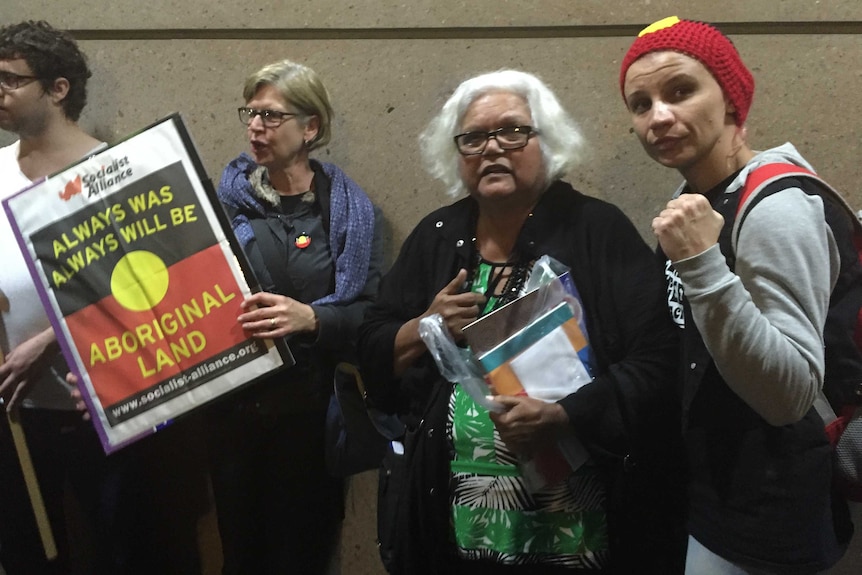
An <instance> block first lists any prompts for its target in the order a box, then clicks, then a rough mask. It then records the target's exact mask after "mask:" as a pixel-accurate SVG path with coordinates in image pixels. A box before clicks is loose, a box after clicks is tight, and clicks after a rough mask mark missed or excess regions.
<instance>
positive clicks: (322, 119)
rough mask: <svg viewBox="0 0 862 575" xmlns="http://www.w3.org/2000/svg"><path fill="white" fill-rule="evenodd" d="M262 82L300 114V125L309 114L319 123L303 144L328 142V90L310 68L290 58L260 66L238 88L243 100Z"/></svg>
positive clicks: (317, 145)
mask: <svg viewBox="0 0 862 575" xmlns="http://www.w3.org/2000/svg"><path fill="white" fill-rule="evenodd" d="M266 85H268V86H272V87H274V88H275V89H276V90H278V92H279V94H280V95H281V97H282V98H284V100H285V102H289V103H290V105H291V106H293V107H294V108H295V109H296V111H297V112H298V113H299V114H300V115H301V118H299V120H300V122H301V123H302V125H303V126H304V125H306V124H307V122H308V118H309V117H311V116H317V119H318V122H319V127H318V129H317V135H316V136H315V137H314V139H312V140H310V141H309V142H307V144H306V145H307V147H308V149H309V150H314V149H317V148H320V147H323V146H325V145H326V144H328V143H329V139H330V137H331V135H332V118H333V116H334V115H335V112H334V111H333V110H332V105H331V104H330V103H329V92H327V91H326V86H324V85H323V82H321V80H320V78H319V77H318V75H317V73H316V72H315V71H314V70H312V69H311V68H309V67H308V66H303V65H302V64H297V63H296V62H292V61H290V60H282V61H280V62H274V63H272V64H269V65H267V66H264V67H263V68H261V69H260V70H258V71H257V72H255V73H254V74H252V75H251V76H249V77H248V78H247V79H246V81H245V87H244V88H243V91H242V95H243V97H244V98H245V101H246V102H248V101H249V100H251V99H252V98H254V95H255V94H256V93H257V91H258V90H259V89H260V87H261V86H266Z"/></svg>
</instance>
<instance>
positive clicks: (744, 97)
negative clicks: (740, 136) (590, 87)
mask: <svg viewBox="0 0 862 575" xmlns="http://www.w3.org/2000/svg"><path fill="white" fill-rule="evenodd" d="M665 50H672V51H674V52H681V53H683V54H685V55H687V56H691V57H692V58H694V59H696V60H698V61H699V62H700V63H702V64H703V65H704V66H706V69H707V70H709V71H710V73H711V74H712V75H713V77H714V78H715V79H716V81H717V82H718V85H719V86H721V89H722V90H723V91H724V94H725V95H726V96H727V98H728V99H729V100H730V102H731V103H732V104H733V107H734V108H735V109H736V124H737V125H738V126H742V125H743V124H744V123H745V118H746V116H748V109H749V108H751V100H752V99H753V98H754V78H753V77H752V75H751V72H749V71H748V68H746V67H745V64H743V63H742V58H740V57H739V52H737V51H736V48H735V47H734V46H733V43H732V42H731V41H730V40H729V39H728V38H727V36H725V35H724V34H722V33H721V32H719V31H718V30H717V29H715V28H714V27H712V26H710V25H709V24H706V23H704V22H693V21H691V20H680V19H679V18H677V17H676V16H671V17H670V18H664V19H663V20H659V21H658V22H655V23H653V24H650V25H649V26H647V27H646V28H644V29H643V30H641V32H640V34H638V37H637V39H635V41H634V43H633V44H632V45H631V48H629V51H628V52H627V53H626V56H625V58H623V63H622V66H621V67H620V91H623V99H625V92H624V85H625V80H626V72H628V69H629V66H631V65H632V64H633V63H634V62H635V60H637V59H638V58H640V57H641V56H643V55H645V54H649V53H650V52H662V51H665Z"/></svg>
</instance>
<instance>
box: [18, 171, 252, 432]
mask: <svg viewBox="0 0 862 575" xmlns="http://www.w3.org/2000/svg"><path fill="white" fill-rule="evenodd" d="M106 200H107V201H105V202H99V203H97V204H95V205H91V206H88V207H87V208H85V209H82V210H80V211H77V212H75V213H74V214H72V215H70V216H68V217H66V218H64V219H62V220H59V221H56V222H53V223H52V224H51V225H50V226H48V227H46V228H43V229H41V230H39V231H38V232H37V233H35V234H33V236H32V237H31V240H32V243H33V246H34V248H35V250H36V253H37V256H38V259H39V261H40V263H41V265H42V267H43V270H44V273H45V275H46V277H47V278H48V281H49V282H50V283H51V285H52V288H53V291H54V293H55V295H56V298H57V302H58V306H59V307H60V309H61V311H62V313H63V315H64V317H65V320H66V323H67V325H68V327H69V331H70V332H71V334H72V339H73V343H74V346H75V348H76V349H77V351H78V354H79V355H80V357H81V358H82V360H83V362H84V363H85V365H86V366H87V368H88V371H89V373H90V376H91V378H92V381H93V382H94V387H95V391H96V393H97V395H98V397H99V400H100V402H101V404H102V405H103V406H104V407H105V413H106V416H107V418H108V420H109V421H110V422H111V423H118V422H122V421H125V420H127V419H129V418H131V417H134V416H135V415H136V414H137V412H138V411H139V409H143V408H145V407H147V408H149V407H152V406H153V405H158V404H159V403H162V402H164V401H167V400H169V399H171V397H174V396H176V395H177V394H179V393H182V392H184V391H187V390H188V389H189V388H191V387H193V386H195V385H199V384H201V383H204V382H205V381H207V380H208V379H211V377H213V376H215V375H217V374H218V373H219V372H223V371H226V370H227V369H230V368H235V367H236V366H237V365H241V364H242V363H244V362H247V361H251V360H252V359H254V358H255V357H258V356H260V355H262V354H264V353H266V350H265V349H264V347H263V346H251V347H253V348H254V349H251V347H249V342H248V340H247V337H246V335H245V334H244V333H243V331H242V329H241V328H240V326H239V324H238V323H237V322H236V316H237V314H238V312H239V305H240V303H241V302H242V294H241V290H240V288H239V286H238V285H237V282H236V280H235V279H234V276H233V273H232V271H231V269H230V268H229V267H228V265H227V264H226V263H225V260H224V255H223V254H222V252H221V248H220V246H219V244H218V241H217V239H216V237H215V235H214V234H213V231H212V229H211V227H210V225H209V223H208V222H207V221H206V218H205V217H204V215H203V213H202V209H201V206H200V205H199V202H198V200H197V196H196V195H195V193H194V189H193V188H192V186H191V183H190V182H189V180H188V177H187V175H186V172H185V170H183V168H182V166H181V165H180V163H179V162H177V163H175V164H171V165H168V166H166V167H164V168H162V169H160V170H158V171H156V172H153V173H152V174H149V175H148V176H146V177H145V178H142V179H141V180H139V181H137V182H134V183H131V184H130V185H128V186H127V187H125V188H124V189H123V190H122V191H120V192H118V193H116V194H113V195H111V196H109V197H108V198H106ZM240 350H242V351H243V353H242V357H241V358H237V352H239V351H240ZM231 354H233V357H234V358H237V359H236V360H235V361H232V362H229V363H230V365H228V363H226V362H220V363H219V364H218V366H217V367H216V368H214V369H206V370H204V371H206V375H208V376H209V377H195V378H194V380H189V378H188V377H186V378H180V377H179V376H181V375H182V374H184V373H186V374H187V373H192V372H195V373H202V372H201V371H200V370H199V368H200V367H201V366H206V365H208V364H209V362H210V360H212V359H213V358H216V357H218V358H222V357H231ZM196 370H197V371H196ZM167 381H170V382H171V385H169V386H166V385H165V382H167ZM180 384H181V385H180Z"/></svg>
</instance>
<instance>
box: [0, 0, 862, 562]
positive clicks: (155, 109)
mask: <svg viewBox="0 0 862 575" xmlns="http://www.w3.org/2000/svg"><path fill="white" fill-rule="evenodd" d="M671 14H679V15H680V16H683V17H688V18H694V19H702V20H708V21H713V22H717V23H722V24H723V28H724V30H725V31H726V32H728V33H729V34H730V35H731V36H732V38H733V39H734V42H735V43H736V44H737V46H738V48H739V50H740V52H741V53H742V54H743V57H744V59H745V61H746V62H747V64H748V65H749V67H750V68H751V70H752V72H753V73H754V75H755V78H756V81H757V91H756V96H755V100H754V106H753V108H752V110H751V113H750V116H749V121H748V124H749V138H750V141H751V142H752V143H753V145H754V147H755V148H763V147H768V146H772V145H774V144H777V143H781V142H784V141H787V140H790V141H793V142H794V143H795V144H796V145H797V147H798V148H799V149H800V151H801V152H802V153H803V154H805V155H806V156H807V157H808V158H809V160H810V161H811V162H812V163H813V164H814V165H815V166H816V167H817V169H818V170H819V171H820V173H821V174H822V175H823V176H825V177H826V178H827V179H828V180H830V181H831V182H832V183H833V184H834V185H835V186H836V187H838V188H839V189H841V190H843V191H844V192H845V194H846V196H847V198H848V199H849V200H850V201H851V203H852V204H853V205H855V206H857V207H862V186H860V185H859V182H860V181H862V178H860V176H862V173H860V167H859V163H858V162H857V148H858V147H859V143H860V136H859V133H860V132H859V127H860V123H862V122H860V119H859V118H858V114H859V113H858V111H857V110H858V108H857V102H858V95H859V94H860V93H862V65H860V64H859V62H860V61H862V59H860V56H862V3H859V2H856V1H854V0H835V1H829V0H819V1H813V0H782V1H771V2H751V1H750V0H749V1H742V0H726V1H724V2H709V1H705V0H695V1H691V0H689V1H686V2H672V1H667V0H624V1H617V0H578V1H575V0H544V1H534V2H529V1H523V0H493V1H492V0H473V1H472V2H463V1H460V0H438V1H429V0H414V1H412V2H404V1H394V0H377V1H373V0H353V1H352V2H341V1H338V0H314V1H311V0H292V1H291V0H286V1H282V2H280V1H277V0H250V1H249V2H244V3H214V2H211V1H210V0H186V1H185V2H182V3H174V2H163V1H161V0H154V1H153V2H152V4H151V3H149V2H138V1H133V0H110V1H109V0H79V1H78V2H75V3H73V4H69V3H67V2H56V1H47V0H30V1H29V2H27V3H26V4H21V3H19V2H14V1H13V0H2V2H0V22H14V21H18V20H21V19H23V18H34V19H39V18H44V19H47V20H49V21H50V22H51V23H53V24H54V25H55V26H58V27H62V28H66V29H69V30H71V31H72V32H73V33H74V34H75V35H76V37H78V38H79V40H80V43H81V46H82V47H83V49H84V50H85V51H86V52H87V54H88V55H89V57H90V61H91V64H92V68H93V71H94V77H93V80H92V87H91V91H90V105H89V107H88V109H87V111H86V112H85V114H84V116H83V119H82V122H83V124H84V125H85V126H86V127H87V128H88V129H90V130H92V131H93V132H94V133H96V134H97V135H98V136H100V137H102V138H104V139H106V140H109V141H113V140H116V139H118V138H121V137H123V136H124V135H126V134H128V133H130V132H132V131H134V130H137V129H139V128H141V127H143V126H145V125H147V124H148V123H150V122H153V121H154V120H157V119H159V118H161V117H163V116H165V115H167V114H169V113H171V112H175V111H179V112H181V113H182V114H183V115H184V117H185V118H186V120H187V122H188V125H189V127H190V130H191V132H192V134H193V136H194V138H195V140H196V142H197V145H198V147H199V149H200V153H201V155H202V157H203V159H204V163H205V166H206V168H207V169H208V171H209V173H210V176H211V177H212V178H213V179H217V178H218V176H219V174H220V172H221V169H222V167H223V166H224V164H225V163H226V162H227V161H228V160H229V159H230V158H232V157H233V156H235V155H236V154H237V153H238V152H240V151H242V150H244V149H245V141H244V128H243V126H242V125H241V124H240V123H239V121H238V120H237V118H236V112H235V108H236V107H237V106H239V105H242V103H243V101H242V98H241V89H242V83H243V80H244V78H245V76H246V75H247V74H249V73H250V72H252V71H254V70H256V69H258V68H259V67H260V66H262V65H263V64H265V63H268V62H270V61H274V60H277V59H281V58H291V59H294V60H297V61H300V62H303V63H305V64H307V65H310V66H311V67H313V68H314V69H315V70H317V72H318V73H319V74H320V75H321V76H322V78H323V79H324V81H325V83H326V84H327V87H328V88H329V90H330V92H331V94H332V97H333V100H334V105H335V108H336V111H337V114H338V117H337V120H336V124H335V135H334V138H333V141H332V143H331V145H330V146H329V147H328V148H326V149H325V150H321V151H320V154H319V157H321V158H322V159H326V160H329V161H334V162H335V163H337V164H339V165H340V166H341V167H343V168H344V169H345V170H346V171H347V172H348V173H349V174H350V175H351V176H352V177H353V178H354V179H355V180H356V181H358V182H359V183H360V184H361V185H362V186H364V187H365V189H366V190H367V191H368V192H369V194H370V195H371V197H372V199H373V200H374V201H376V202H377V203H378V204H379V205H380V206H381V207H382V208H383V210H384V212H385V215H386V217H387V221H388V238H389V253H390V256H391V255H392V254H393V253H394V251H395V250H397V248H398V246H399V245H400V243H401V241H402V240H403V239H404V237H405V235H406V234H407V233H408V232H409V231H410V229H412V227H413V225H414V224H415V223H416V222H417V220H418V219H419V218H420V217H421V216H422V215H423V214H425V213H427V212H428V211H430V210H431V209H432V208H435V207H437V206H439V205H441V204H442V203H444V202H446V201H447V199H446V197H445V196H444V194H443V191H442V188H441V186H440V185H439V184H438V183H436V182H434V181H432V180H431V179H430V178H429V177H427V176H426V175H425V174H424V172H423V171H422V169H421V166H420V155H419V153H420V151H419V150H418V148H417V145H416V134H417V133H419V132H420V131H421V130H422V129H423V128H424V126H425V124H426V123H427V122H428V120H429V119H430V118H431V116H432V115H433V114H434V112H436V111H437V110H438V109H439V107H440V105H441V104H442V102H443V101H444V99H445V97H446V96H447V95H448V94H449V93H450V92H451V90H452V89H453V88H454V87H455V86H456V85H457V84H458V83H459V82H460V81H461V80H463V79H465V78H467V77H470V76H472V75H475V74H477V73H480V72H485V71H489V70H494V69H498V68H501V67H515V68H520V69H524V70H527V71H530V72H533V73H536V74H538V75H539V76H540V77H542V78H543V79H544V80H545V81H546V82H547V83H548V84H549V85H550V86H551V87H552V88H553V89H554V90H555V91H556V92H557V94H558V95H559V96H560V98H561V100H562V101H563V103H564V105H565V106H566V108H567V109H569V110H570V111H571V112H572V114H573V115H574V116H575V117H576V118H577V119H578V120H579V121H580V123H581V126H582V128H583V131H584V133H585V135H586V137H587V139H588V141H589V143H590V155H589V158H588V161H587V162H585V164H584V165H583V166H581V167H580V168H579V169H578V170H577V171H576V172H575V173H573V174H571V176H570V177H569V180H570V181H571V182H573V183H574V184H575V186H576V187H577V188H579V189H581V190H582V191H584V192H586V193H589V194H592V195H595V196H599V197H602V198H605V199H608V200H610V201H613V202H615V203H617V204H618V205H619V206H620V207H621V208H622V209H623V210H624V211H625V212H626V213H627V214H628V215H629V216H630V217H631V218H632V220H633V221H634V222H635V224H636V225H637V227H638V229H639V230H640V231H641V233H642V234H643V235H644V237H645V238H646V239H647V241H648V242H649V243H650V244H652V243H654V242H653V240H652V238H651V236H650V234H649V222H650V220H651V218H652V217H653V215H654V214H655V213H656V212H657V211H658V210H659V209H660V208H661V207H662V206H663V205H664V203H665V201H666V200H667V198H668V195H669V193H670V192H671V190H672V189H673V188H674V187H675V185H676V183H677V181H678V176H677V175H676V174H675V173H673V172H671V171H670V170H665V169H662V168H660V167H659V166H657V165H656V164H654V163H652V162H651V161H649V160H648V159H647V157H646V156H645V154H644V153H643V151H642V150H641V149H640V147H639V145H638V143H637V141H636V139H635V136H634V135H632V134H630V133H629V120H628V117H627V113H626V111H625V109H624V107H623V104H622V101H621V97H620V93H619V88H618V84H617V78H618V70H619V62H620V60H621V58H622V56H623V54H624V52H625V50H626V48H627V47H628V45H629V43H630V41H631V39H632V38H633V37H634V35H635V34H636V33H637V31H638V30H639V29H640V28H641V27H643V25H645V24H647V23H649V22H652V21H654V20H657V19H658V18H660V17H663V16H667V15H671ZM9 141H11V136H9V135H8V134H0V144H5V143H8V142H9ZM373 497H374V479H373V477H372V476H370V475H364V476H360V477H359V478H357V480H356V481H355V482H354V488H353V489H352V490H351V493H350V497H349V502H348V519H347V523H346V527H345V545H344V549H343V556H342V568H343V572H344V573H350V574H357V575H361V574H366V573H381V572H382V569H381V568H380V566H379V562H378V561H377V559H376V554H375V553H376V552H375V549H374V546H373V534H374V517H373ZM856 515H857V517H859V518H860V519H862V511H860V510H859V509H858V508H857V513H856ZM200 525H201V537H200V539H201V541H202V546H203V548H204V550H205V553H206V557H207V560H206V562H205V566H204V571H205V572H206V573H215V572H217V569H218V562H219V558H218V540H217V536H216V535H215V533H214V531H213V529H214V523H213V521H212V515H211V514H208V515H206V516H204V517H202V518H201V522H200ZM860 538H862V536H859V537H857V540H858V539H860ZM860 567H862V550H860V545H859V544H858V541H857V547H856V548H855V549H854V550H853V551H852V552H851V553H850V554H848V557H847V558H846V559H845V560H844V562H843V563H842V565H841V566H839V567H838V568H836V569H835V570H833V572H834V573H851V572H854V573H855V572H857V571H856V570H857V569H859V568H860Z"/></svg>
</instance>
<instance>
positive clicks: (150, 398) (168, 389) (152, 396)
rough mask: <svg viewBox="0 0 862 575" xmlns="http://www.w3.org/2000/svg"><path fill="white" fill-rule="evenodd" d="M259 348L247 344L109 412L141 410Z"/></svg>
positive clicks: (124, 412) (120, 412)
mask: <svg viewBox="0 0 862 575" xmlns="http://www.w3.org/2000/svg"><path fill="white" fill-rule="evenodd" d="M259 346H260V344H259V343H258V342H256V341H252V342H249V343H248V344H246V345H245V346H243V347H241V348H239V349H238V350H236V351H232V352H230V353H227V354H225V355H224V356H222V357H220V358H218V359H214V360H212V361H208V362H207V363H204V364H201V365H199V366H198V367H196V368H195V369H193V370H192V371H190V372H186V373H182V374H180V375H176V376H174V377H172V378H170V379H169V380H167V381H165V382H163V383H160V384H158V385H157V386H155V387H154V388H153V389H151V390H150V391H148V392H147V393H145V394H144V395H141V396H140V397H135V398H132V399H130V400H128V401H126V402H124V403H122V404H120V405H119V406H117V407H115V408H113V409H112V410H111V411H112V413H113V415H114V417H121V416H123V415H126V414H128V413H129V412H132V411H136V410H138V409H141V408H143V407H145V406H146V405H148V404H150V403H152V402H154V401H156V400H158V399H161V398H162V397H164V396H166V395H168V394H171V393H173V392H175V391H176V390H178V389H180V388H182V387H185V385H186V384H187V383H189V382H192V381H196V380H197V379H200V378H201V377H203V376H205V375H206V374H208V373H212V372H214V371H221V370H223V369H224V368H225V367H227V366H229V365H230V364H232V363H233V362H235V361H237V360H238V359H240V358H242V357H244V356H246V355H248V354H249V353H255V352H257V351H258V350H259V349H260V347H259Z"/></svg>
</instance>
